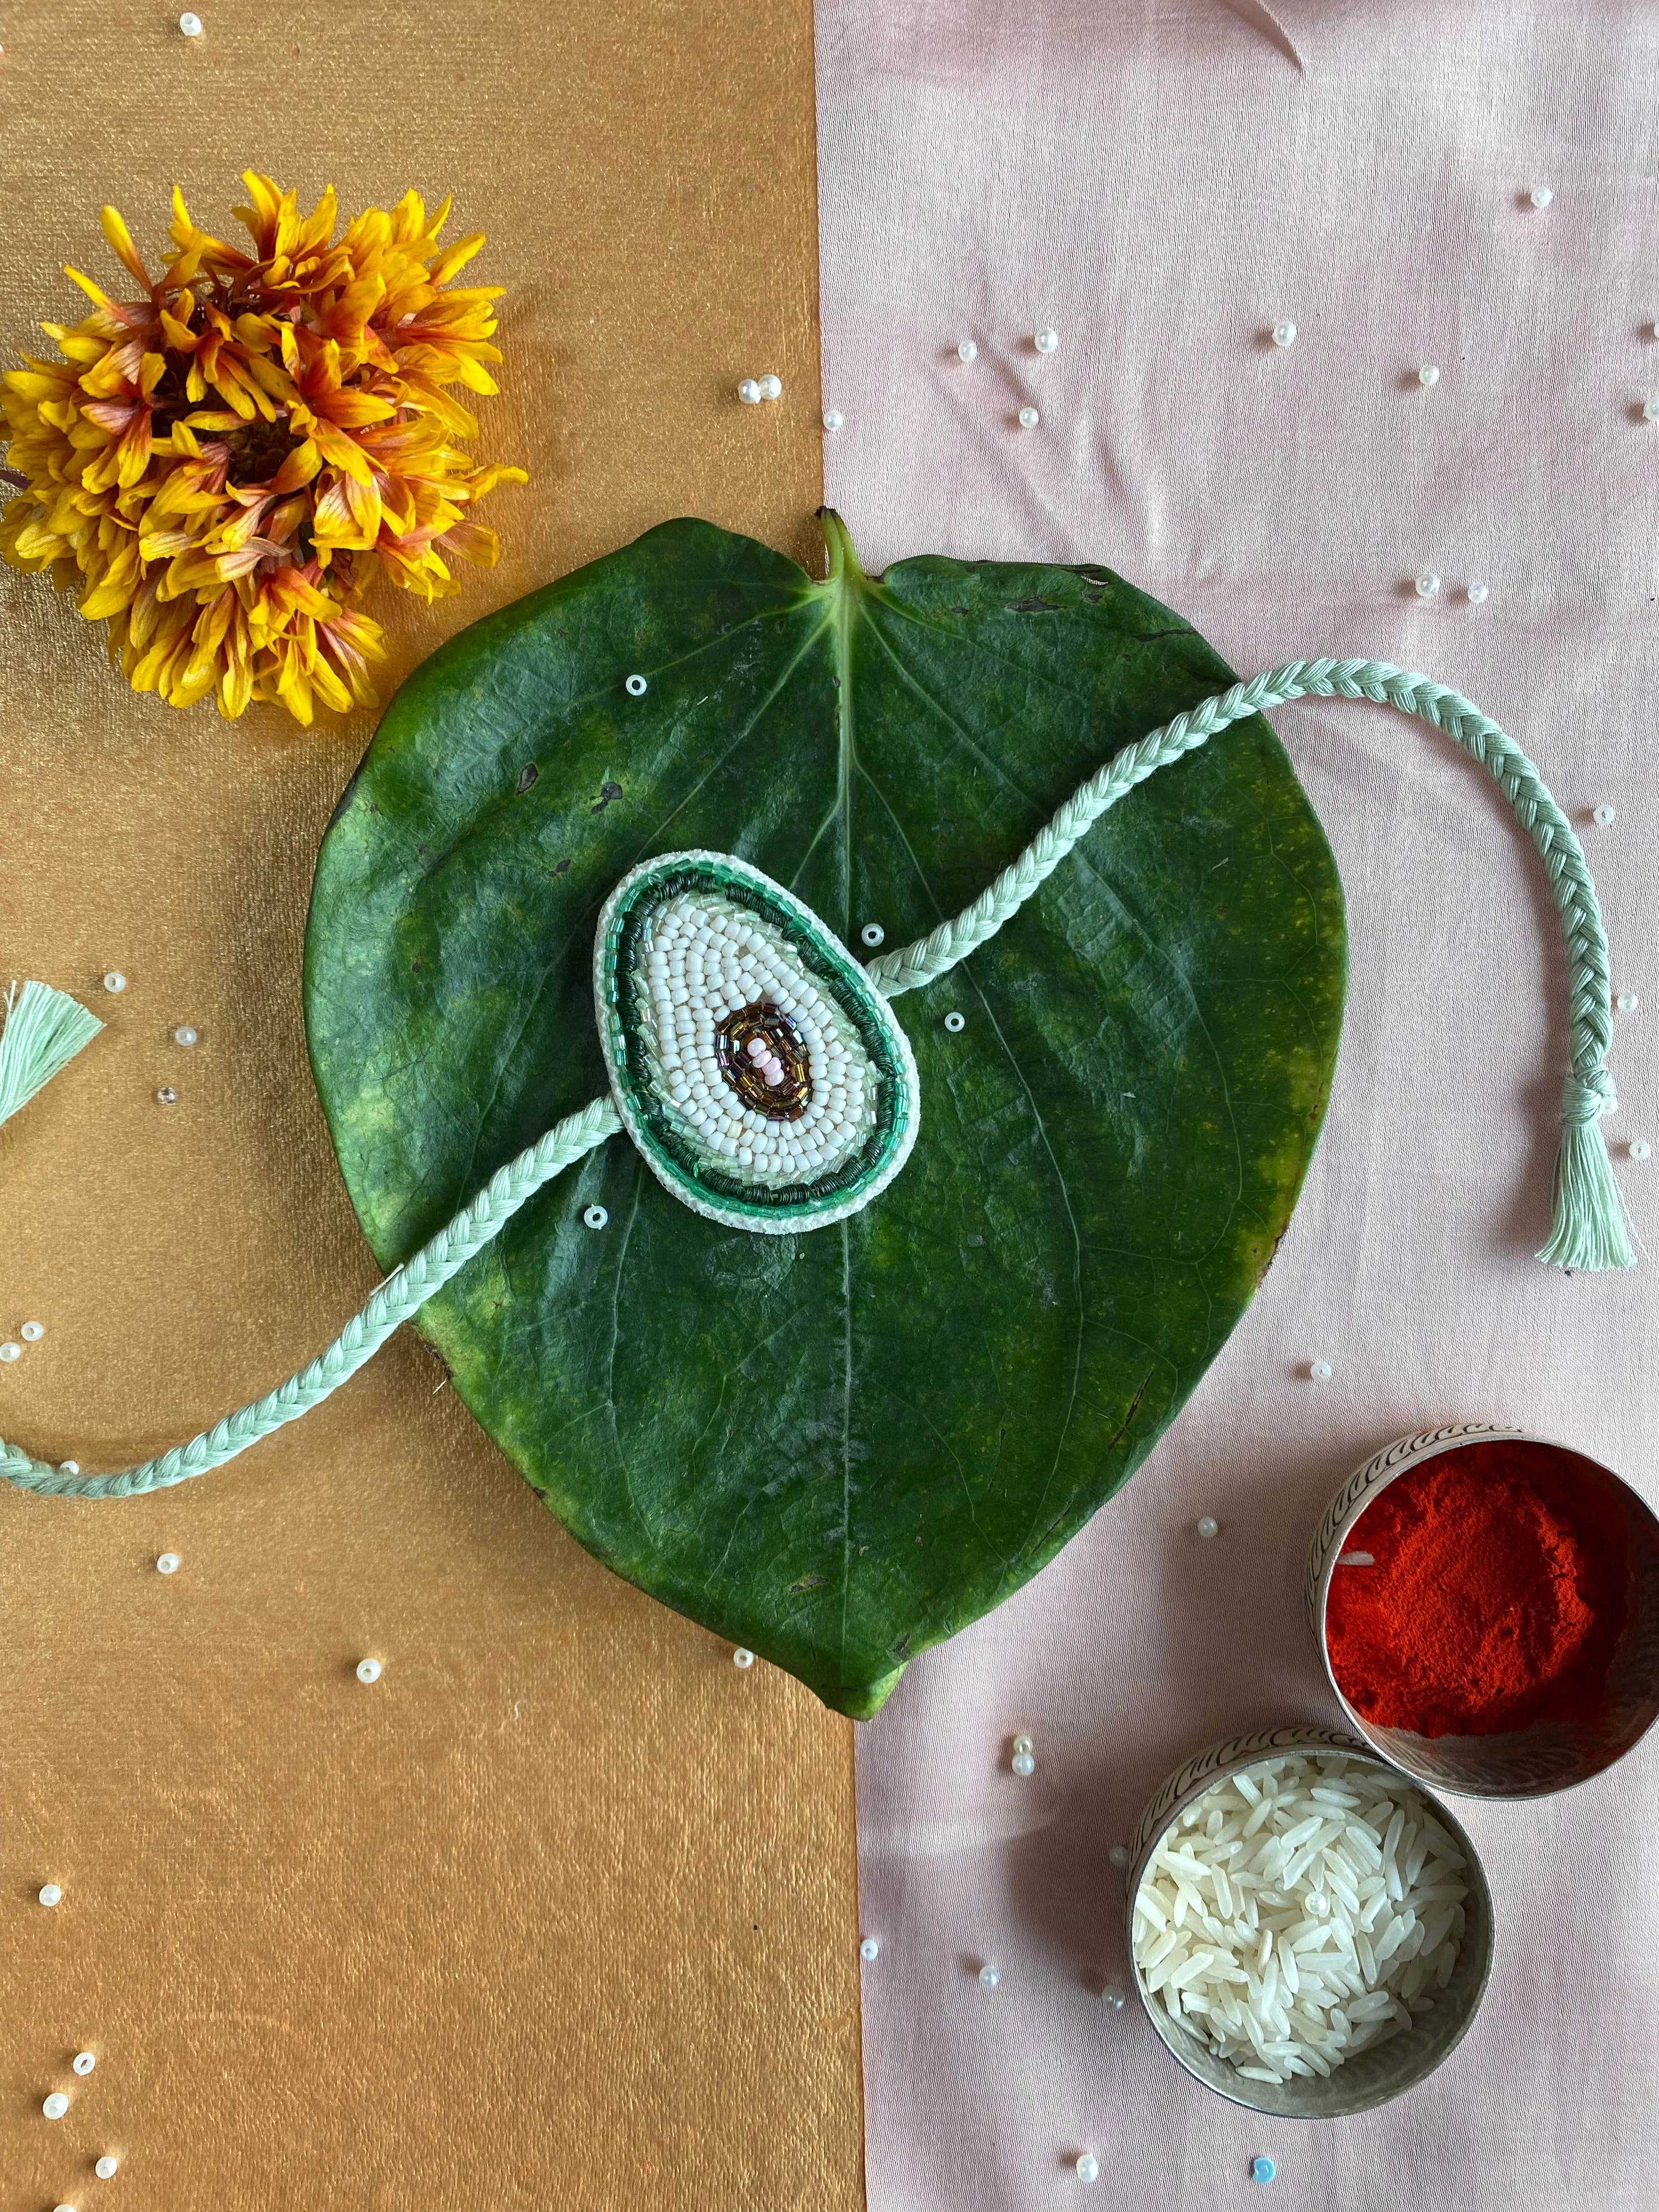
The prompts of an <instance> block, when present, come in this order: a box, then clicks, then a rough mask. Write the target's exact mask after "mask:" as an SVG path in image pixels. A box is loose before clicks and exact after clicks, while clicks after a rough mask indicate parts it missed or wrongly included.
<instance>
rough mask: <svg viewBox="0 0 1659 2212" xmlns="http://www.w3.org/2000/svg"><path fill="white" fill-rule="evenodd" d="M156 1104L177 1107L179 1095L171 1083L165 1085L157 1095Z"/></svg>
mask: <svg viewBox="0 0 1659 2212" xmlns="http://www.w3.org/2000/svg"><path fill="white" fill-rule="evenodd" d="M155 1103H156V1104H157V1105H158V1106H176V1105H177V1104H178V1103H179V1094H178V1092H177V1091H175V1090H174V1089H173V1085H171V1084H170V1083H164V1084H163V1085H161V1089H160V1090H159V1091H157V1092H156V1094H155Z"/></svg>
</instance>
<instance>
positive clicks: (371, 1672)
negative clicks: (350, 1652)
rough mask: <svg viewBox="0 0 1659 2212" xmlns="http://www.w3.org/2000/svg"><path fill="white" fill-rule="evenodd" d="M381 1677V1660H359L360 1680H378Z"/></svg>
mask: <svg viewBox="0 0 1659 2212" xmlns="http://www.w3.org/2000/svg"><path fill="white" fill-rule="evenodd" d="M357 1680H359V1681H360V1682H378V1681H379V1680H380V1661H379V1660H378V1659H360V1660H359V1661H358V1662H357Z"/></svg>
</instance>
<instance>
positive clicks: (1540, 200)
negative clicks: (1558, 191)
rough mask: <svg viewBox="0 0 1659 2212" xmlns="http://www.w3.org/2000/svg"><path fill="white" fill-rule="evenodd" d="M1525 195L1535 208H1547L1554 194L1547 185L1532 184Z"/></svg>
mask: <svg viewBox="0 0 1659 2212" xmlns="http://www.w3.org/2000/svg"><path fill="white" fill-rule="evenodd" d="M1527 197H1528V199H1529V200H1530V201H1531V202H1532V204H1533V205H1534V207H1535V208H1547V206H1548V205H1549V204H1550V202H1551V201H1552V200H1553V198H1554V197H1555V194H1554V193H1553V191H1551V190H1550V188H1549V186H1548V185H1534V186H1533V188H1532V190H1531V191H1530V192H1528V195H1527Z"/></svg>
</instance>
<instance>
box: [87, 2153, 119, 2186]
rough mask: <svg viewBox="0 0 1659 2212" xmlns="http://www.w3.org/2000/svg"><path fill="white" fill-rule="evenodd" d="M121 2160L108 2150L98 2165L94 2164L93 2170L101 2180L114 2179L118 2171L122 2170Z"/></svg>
mask: <svg viewBox="0 0 1659 2212" xmlns="http://www.w3.org/2000/svg"><path fill="white" fill-rule="evenodd" d="M120 2166H121V2161H120V2160H119V2159H118V2158H112V2156H111V2155H110V2154H109V2152H108V2151H106V2152H105V2153H104V2155H103V2156H102V2158H100V2160H99V2161H98V2163H97V2165H96V2166H94V2167H93V2169H92V2170H93V2172H94V2173H95V2174H96V2175H97V2177H98V2179H100V2181H113V2180H114V2179H115V2177H116V2175H117V2173H118V2172H119V2171H120Z"/></svg>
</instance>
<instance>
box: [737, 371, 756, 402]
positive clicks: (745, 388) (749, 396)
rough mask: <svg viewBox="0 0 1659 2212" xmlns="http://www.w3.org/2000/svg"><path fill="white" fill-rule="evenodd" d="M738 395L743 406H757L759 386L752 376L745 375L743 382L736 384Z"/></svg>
mask: <svg viewBox="0 0 1659 2212" xmlns="http://www.w3.org/2000/svg"><path fill="white" fill-rule="evenodd" d="M738 398H739V399H741V400H742V402H743V404H744V406H745V407H758V406H759V405H760V403H761V388H760V386H759V385H758V384H757V382H756V380H755V379H754V378H753V377H752V376H745V377H744V380H743V382H742V383H741V384H740V385H739V386H738Z"/></svg>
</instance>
